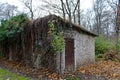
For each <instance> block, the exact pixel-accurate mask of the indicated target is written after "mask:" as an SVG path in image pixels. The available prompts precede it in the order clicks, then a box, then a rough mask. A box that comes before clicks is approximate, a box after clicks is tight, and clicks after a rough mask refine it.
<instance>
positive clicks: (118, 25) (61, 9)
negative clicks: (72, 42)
mask: <svg viewBox="0 0 120 80" xmlns="http://www.w3.org/2000/svg"><path fill="white" fill-rule="evenodd" d="M16 1H18V2H19V4H20V6H17V5H13V4H10V3H9V2H1V1H0V69H5V70H8V71H10V72H12V73H14V74H17V73H19V74H20V75H21V76H23V77H25V79H23V80H29V79H30V80H50V79H51V80H65V79H66V80H119V79H120V31H119V30H120V0H93V1H92V2H91V4H92V7H91V8H88V9H85V8H83V7H82V8H81V5H82V4H83V0H56V1H54V0H50V1H49V0H35V1H34V0H16ZM86 5H87V3H86ZM86 5H82V6H86ZM48 15H50V16H48ZM76 25H78V27H79V26H80V27H83V28H82V29H83V32H82V30H81V33H82V34H86V33H87V32H88V33H89V32H90V34H93V35H95V41H94V49H95V50H94V52H95V56H94V59H95V63H94V64H89V65H84V66H80V67H77V68H76V69H75V70H74V71H71V69H67V70H65V71H66V72H65V73H62V71H61V69H62V65H63V64H62V62H63V61H62V58H63V56H62V51H64V47H65V42H66V41H65V38H64V31H65V30H67V29H68V30H69V31H70V32H71V33H72V32H73V31H74V28H73V26H76ZM61 26H62V27H61ZM68 26H69V27H68ZM75 29H78V28H75ZM84 30H85V31H86V32H84ZM91 44H92V43H91ZM86 46H87V45H86ZM57 56H60V65H57V64H56V62H57V61H56V60H58V59H56V57H57ZM65 56H66V55H65ZM89 57H90V56H89ZM56 66H59V68H60V70H59V71H57V70H56ZM0 71H3V70H0ZM6 73H8V72H6V71H5V74H6ZM12 75H13V74H12ZM17 76H18V75H17ZM3 77H4V74H2V73H0V80H1V79H3ZM6 77H7V78H6ZM6 77H5V79H6V80H12V79H13V78H11V77H9V76H8V75H7V76H6ZM27 78H28V79H27ZM3 80H4V79H3ZM15 80H22V78H21V79H18V78H15Z"/></svg>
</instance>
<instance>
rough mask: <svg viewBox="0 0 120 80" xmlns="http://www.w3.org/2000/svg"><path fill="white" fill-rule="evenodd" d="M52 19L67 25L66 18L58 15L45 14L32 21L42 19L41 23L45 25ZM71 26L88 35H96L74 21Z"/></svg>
mask: <svg viewBox="0 0 120 80" xmlns="http://www.w3.org/2000/svg"><path fill="white" fill-rule="evenodd" d="M54 19H58V20H59V21H60V23H61V24H62V25H63V24H65V25H69V21H68V20H66V19H63V18H61V17H59V16H56V15H48V16H45V17H42V18H38V19H36V20H35V21H34V22H35V23H36V22H37V23H39V21H41V20H42V23H43V24H44V25H46V24H47V23H48V21H50V20H54ZM43 24H41V25H43ZM72 26H73V29H75V30H76V31H78V32H84V33H86V34H88V35H91V36H97V34H95V33H93V32H90V31H89V30H87V29H85V28H84V27H82V26H80V25H77V24H75V23H72Z"/></svg>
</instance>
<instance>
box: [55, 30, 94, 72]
mask: <svg viewBox="0 0 120 80" xmlns="http://www.w3.org/2000/svg"><path fill="white" fill-rule="evenodd" d="M64 37H65V38H72V39H74V59H75V60H74V61H75V62H74V68H75V69H76V68H77V67H79V66H82V65H87V64H91V63H94V62H95V48H94V41H95V39H94V37H93V36H91V35H88V34H83V33H78V32H77V31H74V32H69V31H67V32H66V33H64ZM61 68H62V69H61V71H62V72H64V71H65V49H64V51H63V53H62V60H61ZM57 69H58V70H60V55H59V54H58V55H57Z"/></svg>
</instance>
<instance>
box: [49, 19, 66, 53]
mask: <svg viewBox="0 0 120 80" xmlns="http://www.w3.org/2000/svg"><path fill="white" fill-rule="evenodd" d="M48 25H49V31H48V36H49V38H50V39H51V46H52V47H53V49H54V51H55V53H56V52H57V51H59V52H60V53H61V52H62V51H63V49H64V47H65V39H64V36H63V32H62V31H60V30H56V29H57V28H55V27H56V26H55V25H54V21H50V22H49V23H48Z"/></svg>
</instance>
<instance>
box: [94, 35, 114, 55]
mask: <svg viewBox="0 0 120 80" xmlns="http://www.w3.org/2000/svg"><path fill="white" fill-rule="evenodd" d="M113 48H115V45H114V44H113V42H110V41H108V40H106V39H105V38H104V37H103V36H99V37H98V38H96V40H95V54H96V55H99V54H104V53H105V52H106V51H108V50H110V49H113Z"/></svg>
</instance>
